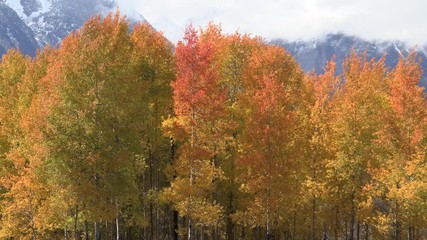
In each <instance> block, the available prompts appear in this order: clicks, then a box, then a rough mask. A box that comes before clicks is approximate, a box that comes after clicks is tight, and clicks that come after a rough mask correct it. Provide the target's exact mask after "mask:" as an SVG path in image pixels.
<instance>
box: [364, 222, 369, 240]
mask: <svg viewBox="0 0 427 240" xmlns="http://www.w3.org/2000/svg"><path fill="white" fill-rule="evenodd" d="M365 240H369V225H368V224H367V223H366V224H365Z"/></svg>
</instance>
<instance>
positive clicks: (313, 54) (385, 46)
mask: <svg viewBox="0 0 427 240" xmlns="http://www.w3.org/2000/svg"><path fill="white" fill-rule="evenodd" d="M271 44H276V45H279V46H282V47H284V48H285V49H287V50H288V51H289V52H290V53H291V54H292V55H293V56H295V58H296V60H297V61H298V62H299V63H300V64H301V67H302V68H303V69H304V71H306V72H308V71H312V70H314V71H315V72H316V73H322V72H323V67H324V66H325V64H326V62H327V61H329V60H331V59H332V57H333V56H335V58H336V61H337V71H338V73H341V72H342V62H343V60H344V59H345V57H346V56H348V55H349V54H350V53H351V51H352V50H354V51H356V52H357V53H360V54H363V53H364V52H365V51H366V54H367V56H368V58H376V59H379V58H381V57H382V56H384V55H385V63H386V65H387V66H388V67H390V68H393V67H395V66H396V64H397V62H398V60H399V56H401V55H403V56H405V55H407V54H408V53H409V51H411V50H412V49H414V50H415V51H416V52H417V53H418V55H419V57H420V58H421V60H422V62H421V65H422V67H423V69H427V54H426V53H427V47H426V46H422V47H420V46H418V47H415V46H409V45H408V44H406V43H404V42H402V41H380V40H374V41H368V40H364V39H361V38H359V37H356V36H350V35H346V34H344V33H333V34H327V35H326V36H324V37H321V38H316V39H311V40H297V41H287V40H283V39H276V40H273V41H271ZM421 85H423V86H427V71H424V75H423V79H422V81H421Z"/></svg>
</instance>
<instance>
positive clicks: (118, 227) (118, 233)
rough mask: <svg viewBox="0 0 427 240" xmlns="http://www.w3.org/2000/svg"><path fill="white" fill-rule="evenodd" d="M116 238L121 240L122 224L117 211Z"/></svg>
mask: <svg viewBox="0 0 427 240" xmlns="http://www.w3.org/2000/svg"><path fill="white" fill-rule="evenodd" d="M116 240H120V225H119V214H118V213H117V218H116Z"/></svg>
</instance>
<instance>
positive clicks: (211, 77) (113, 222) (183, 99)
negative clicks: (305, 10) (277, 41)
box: [0, 12, 427, 240]
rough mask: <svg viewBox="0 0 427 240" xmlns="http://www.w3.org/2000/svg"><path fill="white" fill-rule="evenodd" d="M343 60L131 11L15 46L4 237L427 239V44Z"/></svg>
mask: <svg viewBox="0 0 427 240" xmlns="http://www.w3.org/2000/svg"><path fill="white" fill-rule="evenodd" d="M340 64H341V63H340ZM336 69H337V63H336V62H335V61H334V59H331V60H330V62H328V63H327V65H326V66H325V67H324V73H322V74H316V73H314V72H311V73H305V72H304V71H303V70H302V69H301V67H300V66H299V64H298V63H297V62H296V60H295V59H294V58H293V57H292V56H291V55H290V54H289V53H288V52H287V51H286V50H285V49H283V48H282V47H279V46H274V45H271V44H269V43H268V42H267V41H266V40H265V39H263V38H261V37H255V36H252V35H250V34H240V33H238V32H236V33H234V34H225V33H223V32H222V30H221V27H220V26H218V25H215V24H213V23H210V24H208V25H207V26H206V27H204V28H195V27H193V26H191V25H189V26H188V27H187V28H186V30H185V33H183V39H182V41H179V42H178V43H177V44H176V45H173V44H172V43H170V42H169V41H168V40H167V39H166V38H165V37H163V35H162V33H160V32H157V31H156V30H155V29H154V28H153V27H151V26H150V25H149V24H148V23H147V22H143V23H137V24H135V25H132V26H131V25H130V23H129V21H128V20H127V19H126V18H125V17H121V16H120V13H119V12H116V13H115V14H114V13H113V14H110V15H108V16H107V17H105V18H101V17H99V16H97V17H93V18H91V19H89V20H88V21H87V22H86V23H85V25H84V26H83V27H82V28H81V29H80V30H78V31H76V32H73V33H72V34H70V35H69V36H67V37H66V38H65V39H64V40H63V41H62V42H61V44H60V45H59V46H53V47H45V48H44V49H41V50H39V51H38V53H37V55H36V56H35V57H34V58H32V57H29V56H23V55H22V54H21V53H20V52H19V51H18V50H9V52H8V53H7V54H5V55H4V56H3V58H2V59H1V63H0V239H2V240H21V239H23V240H24V239H32V240H37V239H47V240H50V239H53V240H55V239H65V240H67V239H69V240H72V239H74V240H83V239H84V240H89V239H94V240H100V239H107V240H108V239H115V240H121V239H122V240H131V239H135V240H137V239H151V240H162V239H171V240H177V239H188V240H204V239H205V240H207V239H212V240H220V239H227V240H238V239H249V240H251V239H253V240H261V239H266V240H272V239H277V240H279V239H284V240H288V239H289V240H291V239H292V240H304V239H307V240H326V239H335V240H338V239H340V240H341V239H343V240H344V239H345V240H381V239H385V240H387V239H393V240H399V239H408V240H425V239H427V98H426V94H425V91H424V88H422V87H420V86H419V84H418V83H419V81H420V79H421V76H422V69H421V67H420V64H419V58H418V56H417V55H416V54H415V53H414V52H411V53H409V54H407V55H406V56H401V57H400V60H399V62H398V64H397V65H396V67H394V68H388V67H386V65H385V58H384V57H383V58H381V59H369V58H367V56H366V54H359V53H356V52H355V51H353V52H349V53H348V55H347V58H346V59H345V61H344V62H343V63H342V69H343V71H342V73H338V72H337V71H336Z"/></svg>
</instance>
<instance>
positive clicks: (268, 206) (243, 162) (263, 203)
mask: <svg viewBox="0 0 427 240" xmlns="http://www.w3.org/2000/svg"><path fill="white" fill-rule="evenodd" d="M302 80H303V75H302V71H301V69H300V68H299V67H298V65H297V64H296V62H295V60H294V59H293V58H292V57H291V56H290V55H289V53H287V52H285V51H284V50H283V49H281V48H279V47H273V46H266V45H264V46H262V47H261V48H260V49H259V50H258V51H255V52H254V53H253V54H252V56H251V59H250V63H249V67H248V69H247V70H246V72H245V78H244V82H243V83H244V85H243V86H244V96H243V97H242V99H241V100H240V103H239V107H240V108H241V112H242V113H241V114H243V119H244V126H243V128H244V129H243V133H242V135H241V138H240V140H239V144H240V145H241V149H239V151H240V154H239V158H238V162H237V163H238V168H239V172H240V176H239V182H240V183H241V186H240V189H241V191H243V192H245V193H247V194H248V195H249V197H250V199H251V201H249V204H248V205H247V206H246V208H245V209H244V210H242V211H239V212H237V213H236V214H235V218H236V221H238V222H239V223H241V224H243V225H244V226H247V227H250V228H251V229H252V228H256V227H261V228H263V229H264V230H265V236H266V237H267V238H270V237H271V236H272V235H273V231H274V230H278V229H279V227H282V226H284V225H285V221H286V220H287V219H288V217H289V216H290V212H291V211H292V207H293V206H294V203H295V202H294V201H293V200H294V199H292V198H291V197H289V196H290V195H292V194H291V193H296V192H297V191H298V187H296V186H295V185H294V184H293V183H295V178H294V177H295V174H294V173H295V169H297V168H298V167H297V166H298V162H297V161H296V155H295V150H296V148H295V146H294V145H293V142H294V140H295V137H296V129H297V124H296V122H297V114H296V109H298V105H299V104H298V101H297V99H296V98H295V96H297V94H298V93H299V92H300V91H301V90H302V89H303V88H302Z"/></svg>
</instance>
